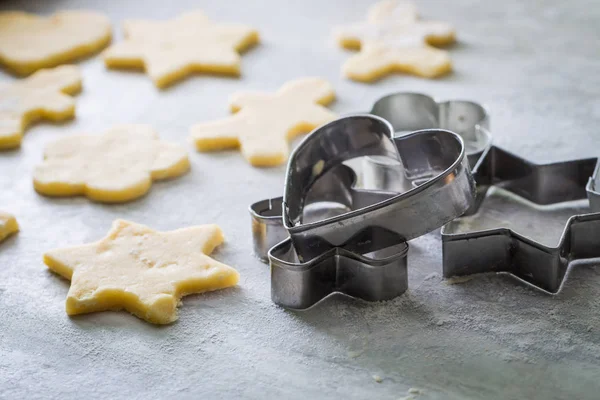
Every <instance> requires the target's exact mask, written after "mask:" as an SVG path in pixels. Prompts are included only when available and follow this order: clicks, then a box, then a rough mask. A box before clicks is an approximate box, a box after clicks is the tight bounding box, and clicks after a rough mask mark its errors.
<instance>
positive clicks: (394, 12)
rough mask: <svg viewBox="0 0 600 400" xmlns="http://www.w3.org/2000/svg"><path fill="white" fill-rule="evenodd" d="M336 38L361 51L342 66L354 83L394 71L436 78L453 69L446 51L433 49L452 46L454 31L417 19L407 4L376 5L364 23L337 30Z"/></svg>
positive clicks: (387, 1)
mask: <svg viewBox="0 0 600 400" xmlns="http://www.w3.org/2000/svg"><path fill="white" fill-rule="evenodd" d="M335 37H336V39H337V41H338V43H339V45H340V46H342V47H344V48H347V49H354V50H356V49H360V51H359V53H358V54H356V55H354V56H352V57H350V58H349V59H348V60H347V61H346V62H345V63H344V66H343V67H342V72H343V74H344V75H345V76H346V77H348V78H350V79H353V80H356V81H360V82H372V81H375V80H377V79H379V78H382V77H384V76H386V75H389V74H391V73H393V72H403V73H409V74H414V75H417V76H421V77H424V78H436V77H438V76H441V75H444V74H446V73H448V72H450V71H451V70H452V62H451V60H450V56H449V55H448V52H447V51H445V50H440V49H437V48H435V47H432V46H443V45H448V44H451V43H453V42H454V40H455V37H456V33H455V30H454V28H453V27H452V26H451V25H449V24H446V23H444V22H437V21H421V20H419V19H418V14H417V10H416V7H415V6H414V5H413V4H412V3H410V2H400V1H396V0H384V1H382V2H379V3H377V4H375V5H374V6H372V7H371V8H370V9H369V12H368V15H367V21H366V22H362V23H357V24H353V25H349V26H345V27H340V28H338V29H336V30H335Z"/></svg>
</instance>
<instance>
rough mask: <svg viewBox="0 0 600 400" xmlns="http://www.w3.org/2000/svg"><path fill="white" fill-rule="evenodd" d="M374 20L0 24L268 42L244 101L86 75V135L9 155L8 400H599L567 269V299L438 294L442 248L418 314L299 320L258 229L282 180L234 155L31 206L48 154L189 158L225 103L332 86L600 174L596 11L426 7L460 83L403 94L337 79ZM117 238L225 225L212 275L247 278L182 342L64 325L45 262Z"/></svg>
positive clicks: (595, 317) (598, 326)
mask: <svg viewBox="0 0 600 400" xmlns="http://www.w3.org/2000/svg"><path fill="white" fill-rule="evenodd" d="M369 3H370V2H368V1H355V2H348V1H343V0H336V1H310V2H309V1H306V2H279V1H275V0H272V1H260V2H259V1H256V2H244V1H236V2H216V1H214V2H208V1H205V2H196V1H177V2H163V1H159V0H152V1H150V0H149V1H146V2H136V1H119V2H116V1H115V2H95V1H91V0H89V1H77V2H76V1H74V0H73V1H70V0H63V1H52V2H50V1H41V0H39V1H28V2H16V1H14V2H13V1H5V2H2V3H1V4H0V7H2V8H4V9H14V8H25V9H26V10H27V11H35V12H39V13H43V14H49V13H51V12H53V11H56V10H58V9H69V8H86V7H87V8H101V9H102V11H104V12H106V13H107V14H108V15H109V16H110V17H111V19H112V21H113V22H114V23H115V25H116V26H117V27H119V22H120V21H121V20H122V19H125V18H135V17H140V18H168V17H173V16H175V15H178V14H179V13H180V12H183V11H185V10H189V9H192V8H194V7H199V8H202V9H204V10H205V11H206V13H207V15H209V16H210V17H211V18H213V19H215V20H222V21H239V22H241V23H246V24H249V25H251V26H256V27H257V28H258V29H259V30H260V32H261V35H262V37H263V44H262V45H260V46H259V47H257V48H255V49H253V50H251V51H250V52H249V53H248V54H247V55H245V56H244V58H243V61H242V64H243V68H242V70H243V77H242V78H241V79H240V80H237V79H230V78H213V77H206V76H198V77H195V78H191V79H188V80H186V81H184V82H183V83H181V84H178V85H175V86H174V87H172V88H170V89H168V90H166V91H162V92H160V91H158V90H156V89H155V88H154V87H153V85H152V83H151V82H149V81H148V79H147V78H146V76H145V75H144V74H141V73H136V72H122V71H107V70H106V69H105V68H104V65H103V64H102V61H101V59H100V58H99V57H95V58H92V59H89V60H86V61H84V62H82V63H81V64H80V65H81V67H82V69H83V77H84V91H83V92H82V93H81V95H80V96H79V97H78V99H77V102H78V109H77V114H78V117H77V119H76V120H75V121H73V122H68V123H65V124H57V125H52V124H48V123H40V124H38V125H36V126H34V127H32V128H31V129H29V131H28V132H27V134H26V135H27V136H28V137H27V138H26V140H24V141H23V147H22V148H21V149H20V150H18V151H14V152H9V153H1V154H0V208H1V209H3V210H5V211H8V212H11V213H13V214H15V215H16V216H17V218H18V220H19V223H20V225H21V228H22V230H21V232H20V233H19V234H18V235H16V236H14V237H12V238H10V239H8V240H7V241H6V242H4V243H3V244H2V245H0V398H31V399H33V398H37V397H50V396H59V395H60V396H63V397H62V398H75V397H78V398H81V397H84V396H91V397H99V396H103V395H104V396H109V397H117V396H118V397H125V396H128V397H130V398H165V397H167V396H181V397H182V398H183V397H189V398H200V397H201V396H204V398H216V397H226V398H260V399H265V398H286V399H288V398H301V399H304V398H356V399H362V398H369V397H371V398H380V399H397V398H401V397H403V396H406V395H407V391H408V390H409V388H418V389H420V390H421V391H422V392H423V394H420V395H416V394H415V395H413V396H414V397H416V398H419V399H421V398H422V399H434V398H443V399H465V398H473V399H479V398H487V399H491V398H506V399H513V398H514V399H522V398H530V399H535V398H539V399H564V398H576V399H596V398H598V392H599V391H600V381H599V380H598V376H600V367H599V365H600V356H599V355H600V319H599V316H600V302H599V300H598V299H599V298H600V268H599V267H598V266H595V265H585V266H578V267H575V268H573V269H572V271H571V273H570V276H569V277H568V280H567V283H566V285H565V287H564V288H563V291H562V293H561V294H559V295H558V296H555V297H549V296H546V295H543V294H540V293H537V292H534V291H532V290H530V289H528V288H524V287H522V286H519V285H516V284H515V283H514V282H513V281H512V280H510V279H505V278H498V277H493V276H478V277H474V278H473V279H470V280H467V281H466V282H464V283H462V284H452V285H451V284H448V283H447V282H444V281H443V280H442V279H441V278H440V274H441V244H440V240H439V233H432V234H429V235H427V236H425V237H423V238H420V239H418V240H415V241H414V242H413V243H412V248H411V252H410V261H409V262H410V266H409V269H410V290H409V292H408V293H407V294H406V295H404V296H402V297H400V298H398V299H396V300H393V301H390V302H386V303H381V304H369V303H364V302H358V301H353V300H350V299H346V298H341V297H337V298H332V299H329V300H328V301H327V302H326V303H324V304H321V305H320V306H318V307H316V308H314V309H312V310H310V311H308V312H303V313H292V312H287V311H284V310H282V309H279V308H277V307H275V306H274V305H273V304H272V303H271V301H270V298H269V271H268V268H267V267H266V266H265V265H263V264H261V263H260V262H259V261H258V260H256V259H254V258H253V257H252V255H251V237H250V229H249V228H250V221H249V217H248V213H247V207H248V204H249V203H250V202H251V201H255V200H260V199H262V198H265V197H268V196H275V195H279V194H280V193H281V191H282V184H283V178H284V167H283V166H282V167H278V168H273V169H256V168H251V167H250V166H248V165H247V163H246V162H245V161H244V160H243V158H242V157H241V156H240V155H239V152H237V151H231V152H224V153H215V154H199V153H195V152H194V151H193V148H192V146H191V144H189V143H188V144H187V146H188V148H189V150H190V159H191V162H192V171H191V173H190V174H188V175H186V176H184V177H182V178H180V179H177V180H173V181H169V182H163V183H157V184H156V185H155V186H154V188H153V190H152V191H151V192H150V193H149V195H148V196H146V197H144V198H143V199H140V200H139V201H136V202H133V203H130V204H126V205H117V206H107V205H100V204H94V203H92V202H90V201H89V200H87V199H84V198H77V199H49V198H44V197H41V196H39V195H37V194H36V193H35V192H34V190H33V188H32V182H31V175H32V171H33V168H34V166H35V165H36V164H38V163H39V161H40V160H41V157H42V150H43V147H44V145H45V144H46V143H48V142H50V141H51V140H53V139H56V138H59V137H62V136H65V135H70V134H75V133H78V132H82V131H86V132H100V131H103V130H104V129H106V128H108V127H110V126H112V125H113V124H115V123H148V124H152V125H153V127H154V128H155V129H156V130H157V131H158V132H159V134H160V135H161V138H163V139H164V140H170V141H179V142H182V143H186V142H187V140H188V129H189V127H190V126H191V125H192V124H194V123H197V122H202V121H210V120H214V119H216V118H220V117H223V116H226V115H228V110H227V99H228V97H229V95H230V94H231V93H233V92H236V91H239V90H248V89H257V90H263V91H273V90H276V89H277V88H278V87H279V86H280V85H281V84H282V83H284V82H286V81H288V80H290V79H294V78H297V77H301V76H307V75H309V76H312V75H316V76H322V77H324V78H326V79H328V80H330V81H331V82H332V83H333V84H334V86H335V88H336V91H337V93H338V97H339V100H338V102H337V103H335V104H334V105H333V107H332V108H333V110H335V111H336V112H339V113H345V112H350V111H358V110H366V109H368V108H369V107H370V105H371V103H372V102H373V101H374V100H376V99H377V98H379V97H380V96H382V95H384V94H387V93H390V92H394V91H399V90H404V91H421V92H426V93H429V94H431V95H434V96H438V97H439V98H456V97H462V98H467V99H473V100H477V101H481V102H484V103H486V104H487V105H488V106H489V107H490V108H491V110H492V130H493V133H494V140H495V142H496V143H497V144H499V145H502V146H504V147H506V148H508V149H509V150H511V151H514V152H516V153H518V154H520V155H525V156H528V157H529V158H531V159H532V160H535V161H539V162H542V161H558V160H561V159H564V158H574V157H588V156H597V155H600V150H599V145H600V135H598V132H597V130H598V124H599V123H600V104H599V101H598V93H600V78H599V75H598V71H599V68H600V61H599V60H598V55H599V54H600V42H599V41H598V40H597V38H598V26H599V25H600V8H599V7H598V6H597V1H595V0H589V1H585V0H577V1H569V2H561V1H544V0H540V1H535V2H534V1H529V2H522V1H517V0H509V1H502V2H499V1H498V2H492V1H489V2H485V3H482V2H480V1H474V0H460V1H455V2H452V3H450V4H449V3H448V2H446V1H441V0H440V1H437V2H436V1H433V0H428V1H422V2H419V6H420V10H421V12H422V14H423V15H424V16H426V17H427V18H439V19H442V20H444V21H449V22H452V23H455V24H456V26H457V28H458V33H459V40H460V42H459V43H458V44H457V45H456V46H455V47H454V48H453V49H452V52H451V54H452V58H453V60H454V65H455V70H456V72H455V73H454V74H453V75H452V76H450V77H448V78H446V79H442V80H437V81H427V80H422V79H418V78H413V77H408V76H400V75H397V76H393V77H390V78H387V79H384V80H382V81H380V82H378V83H377V84H374V85H365V84H360V83H355V82H351V81H347V80H345V79H343V78H342V77H341V73H340V68H341V65H342V62H343V61H344V60H346V59H347V58H348V56H349V54H348V53H347V52H345V51H344V50H341V49H338V48H337V46H336V45H335V44H334V43H333V40H332V39H331V36H330V30H331V28H332V26H333V25H335V24H341V23H347V22H351V21H361V20H363V19H364V14H365V10H366V8H367V6H368V5H369ZM116 36H117V38H116V40H120V38H121V37H122V35H121V31H120V29H117V34H116ZM0 78H1V81H3V82H9V81H12V80H13V79H15V78H13V77H11V76H9V75H6V74H2V76H1V77H0ZM116 218H126V219H128V220H132V221H136V222H139V223H142V224H147V225H149V226H151V227H153V228H155V229H159V230H168V229H174V228H178V227H183V226H188V225H195V224H203V223H218V224H219V225H220V226H221V227H222V228H223V230H224V232H225V235H226V244H225V245H224V246H222V247H221V248H220V249H219V250H218V251H217V252H216V254H215V258H216V259H218V260H219V261H222V262H224V263H226V264H229V265H232V266H234V267H236V268H237V269H238V270H239V272H240V274H241V281H240V285H239V287H238V288H236V289H231V290H225V291H221V292H217V293H211V294H207V295H201V296H190V297H188V298H187V299H186V301H185V302H184V304H183V306H182V307H181V310H180V320H179V321H178V322H177V323H175V324H174V325H171V326H167V327H160V328H156V327H153V326H149V325H148V324H146V323H145V322H143V321H140V320H138V319H137V318H135V317H133V316H131V315H128V314H127V313H125V312H118V313H113V312H105V313H98V314H92V315H85V316H80V317H76V318H69V317H68V316H67V315H66V313H65V311H64V301H65V296H66V293H67V289H68V283H67V282H65V281H64V280H61V279H60V278H59V277H57V276H55V275H53V274H52V273H50V272H49V271H48V270H47V269H46V267H45V266H44V265H43V263H42V253H43V252H44V251H45V250H48V249H52V248H56V247H63V246H69V245H75V244H80V243H85V242H89V241H92V240H96V239H99V238H100V237H102V236H103V234H104V233H105V232H106V231H107V229H108V228H109V227H110V224H111V222H112V220H114V219H116ZM539 223H543V221H539ZM373 376H378V377H380V378H381V379H382V381H381V382H380V383H378V382H377V381H376V380H375V379H374V378H373Z"/></svg>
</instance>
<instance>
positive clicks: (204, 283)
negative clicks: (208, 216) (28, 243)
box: [44, 220, 239, 324]
mask: <svg viewBox="0 0 600 400" xmlns="http://www.w3.org/2000/svg"><path fill="white" fill-rule="evenodd" d="M222 242H223V233H222V232H221V229H220V228H219V227H218V226H217V225H201V226H193V227H189V228H183V229H178V230H175V231H170V232H157V231H154V230H152V229H150V228H148V227H146V226H144V225H139V224H135V223H133V222H128V221H123V220H117V221H115V222H114V223H113V226H112V229H111V230H110V231H109V232H108V234H107V235H106V237H104V238H103V239H101V240H100V241H98V242H95V243H91V244H86V245H82V246H75V247H70V248H66V249H58V250H52V251H49V252H47V253H46V254H44V263H46V265H47V266H48V267H49V268H50V269H51V270H52V271H54V272H56V273H57V274H59V275H61V276H63V277H64V278H66V279H69V280H70V281H71V287H70V288H69V293H68V294H67V304H66V309H67V314H69V315H75V314H83V313H90V312H95V311H105V310H121V309H125V310H127V311H129V312H130V313H132V314H134V315H136V316H138V317H139V318H141V319H144V320H146V321H148V322H151V323H153V324H168V323H171V322H173V321H175V320H176V319H177V305H178V304H179V302H180V299H181V297H182V296H186V295H188V294H192V293H201V292H207V291H211V290H217V289H223V288H226V287H230V286H234V285H235V284H237V282H238V280H239V274H238V273H237V271H236V270H235V269H233V268H231V267H229V266H227V265H225V264H221V263H220V262H218V261H215V260H213V259H212V258H210V257H209V256H208V255H207V254H210V253H212V251H213V250H214V248H215V247H217V246H218V245H220V244H221V243H222Z"/></svg>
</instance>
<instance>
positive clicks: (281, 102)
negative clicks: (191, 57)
mask: <svg viewBox="0 0 600 400" xmlns="http://www.w3.org/2000/svg"><path fill="white" fill-rule="evenodd" d="M334 98H335V93H334V91H333V87H332V86H331V84H330V83H329V82H327V81H326V80H323V79H319V78H304V79H298V80H294V81H291V82H288V83H286V84H285V85H283V86H282V87H281V89H279V90H278V91H277V92H276V93H274V94H270V93H262V92H240V93H236V94H234V95H233V96H232V98H231V101H230V106H231V111H232V112H235V113H236V114H234V115H233V116H231V117H229V118H225V119H222V120H218V121H214V122H208V123H202V124H197V125H194V126H192V128H191V134H192V140H193V141H194V142H195V144H196V148H197V149H198V150H199V151H214V150H223V149H228V148H237V147H240V148H241V151H242V154H243V155H244V157H245V158H246V159H247V160H248V162H250V164H252V165H254V166H273V165H279V164H282V163H284V162H285V161H286V160H287V158H288V154H289V143H288V141H289V140H291V139H292V138H294V137H295V136H298V135H300V134H302V133H306V132H310V131H311V130H313V129H314V128H316V127H317V126H319V125H322V124H325V123H327V122H329V121H332V120H333V119H335V118H336V115H335V114H334V113H333V112H331V111H330V110H328V109H327V108H325V107H323V106H324V105H327V104H329V103H331V102H332V101H333V100H334Z"/></svg>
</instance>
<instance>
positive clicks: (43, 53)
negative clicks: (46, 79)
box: [0, 11, 111, 75]
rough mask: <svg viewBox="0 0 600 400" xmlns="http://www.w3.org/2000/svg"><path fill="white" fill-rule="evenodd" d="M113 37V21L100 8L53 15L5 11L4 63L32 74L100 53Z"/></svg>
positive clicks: (0, 31)
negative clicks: (97, 10) (98, 11)
mask: <svg viewBox="0 0 600 400" xmlns="http://www.w3.org/2000/svg"><path fill="white" fill-rule="evenodd" d="M110 38H111V25H110V21H109V20H108V18H107V17H106V16H104V15H102V14H99V13H96V12H90V11H62V12H58V13H56V14H54V15H51V16H49V17H38V16H36V15H33V14H28V13H25V12H20V11H8V12H1V13H0V64H3V65H5V66H7V67H8V68H10V69H11V70H12V71H14V72H15V73H17V74H21V75H28V74H30V73H32V72H34V71H37V70H38V69H40V68H48V67H54V66H56V65H59V64H64V63H67V62H71V61H74V60H76V59H78V58H81V57H85V56H88V55H91V54H93V53H96V52H97V51H99V50H101V49H102V48H104V47H105V46H106V45H107V44H108V43H109V42H110Z"/></svg>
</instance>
